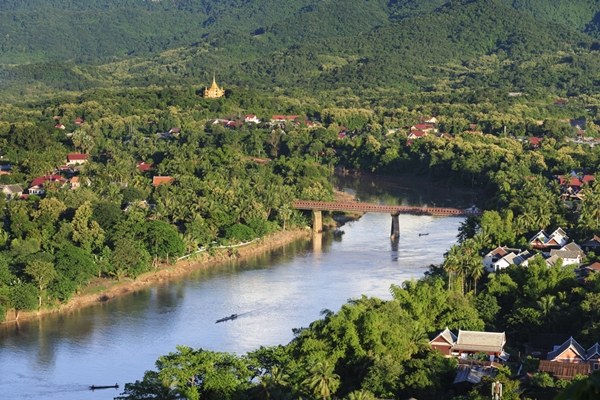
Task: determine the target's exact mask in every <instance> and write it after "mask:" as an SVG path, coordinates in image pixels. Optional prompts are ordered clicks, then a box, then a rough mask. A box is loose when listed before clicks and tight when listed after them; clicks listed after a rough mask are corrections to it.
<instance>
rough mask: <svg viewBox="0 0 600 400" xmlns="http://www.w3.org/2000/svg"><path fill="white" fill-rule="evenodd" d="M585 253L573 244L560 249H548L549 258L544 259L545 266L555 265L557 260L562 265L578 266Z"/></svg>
mask: <svg viewBox="0 0 600 400" xmlns="http://www.w3.org/2000/svg"><path fill="white" fill-rule="evenodd" d="M583 257H585V253H584V252H583V250H582V249H581V247H579V245H578V244H577V243H575V242H571V243H569V244H567V245H564V246H563V247H561V248H560V249H550V253H549V257H548V258H547V259H546V264H548V265H555V264H556V263H557V262H558V260H561V261H562V265H580V264H581V262H582V260H583Z"/></svg>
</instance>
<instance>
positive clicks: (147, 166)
mask: <svg viewBox="0 0 600 400" xmlns="http://www.w3.org/2000/svg"><path fill="white" fill-rule="evenodd" d="M152 167H153V164H152V163H147V162H144V161H140V162H138V163H137V164H136V168H137V169H138V171H140V172H141V173H145V172H148V171H150V170H151V169H152Z"/></svg>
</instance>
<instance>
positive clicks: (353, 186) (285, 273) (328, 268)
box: [0, 177, 474, 400]
mask: <svg viewBox="0 0 600 400" xmlns="http://www.w3.org/2000/svg"><path fill="white" fill-rule="evenodd" d="M338 179H339V182H338V184H339V185H340V186H342V187H344V188H346V189H347V190H349V191H355V192H356V194H357V196H358V197H359V198H360V200H361V201H372V202H381V203H386V204H406V205H425V204H427V205H431V206H433V205H437V206H455V207H468V206H470V205H471V204H472V203H473V202H474V196H473V195H472V194H470V193H464V192H461V191H456V190H454V189H453V188H452V187H451V186H446V185H443V184H440V183H435V184H433V183H431V182H427V181H423V180H417V179H414V180H413V179H409V178H403V179H398V178H395V179H392V178H388V179H385V180H383V179H381V178H365V177H362V178H360V179H358V178H355V179H353V178H338ZM462 221H463V219H462V218H457V217H449V218H439V217H430V216H412V215H401V216H400V241H399V243H398V244H397V246H394V245H393V244H392V243H390V240H389V233H390V225H391V218H390V216H389V215H387V214H366V215H364V216H363V217H362V218H360V219H359V220H358V221H353V222H350V223H348V224H346V225H345V226H344V227H343V228H342V229H343V230H344V232H345V234H344V235H342V236H341V238H334V237H333V236H332V235H331V234H324V235H322V237H319V238H316V239H314V240H313V241H300V242H296V243H293V244H290V245H288V246H286V247H284V248H282V249H279V250H277V251H273V252H271V253H269V254H265V255H263V256H260V257H257V258H255V259H252V260H249V261H244V262H237V263H231V264H227V265H223V266H221V267H215V268H212V269H210V270H208V271H197V272H195V273H194V274H192V275H190V276H187V277H184V278H181V279H179V280H175V281H171V282H169V283H166V284H163V285H160V286H157V287H153V288H150V289H147V290H144V291H142V292H139V293H135V294H131V295H128V296H125V297H121V298H118V299H115V300H113V301H110V302H107V303H105V304H99V305H94V306H90V307H88V308H84V309H82V310H78V311H74V312H72V313H70V314H65V315H59V316H49V317H46V318H43V319H41V320H38V321H30V322H21V323H20V324H19V325H14V324H5V325H1V326H0V398H2V399H45V400H54V399H56V400H87V399H89V400H96V399H107V400H108V399H112V398H113V397H114V396H116V395H118V394H119V393H120V390H115V389H105V390H96V391H91V390H89V389H88V387H89V385H91V384H95V385H111V384H115V383H119V385H120V387H121V389H122V388H123V386H124V383H126V382H132V381H134V380H136V379H141V378H142V376H143V373H144V371H145V370H148V369H153V368H154V362H155V361H156V359H157V358H158V357H159V356H160V355H163V354H167V353H169V352H172V351H175V347H176V346H177V345H186V346H191V347H195V348H198V347H201V348H205V349H209V350H215V351H229V352H236V353H239V354H243V353H245V352H247V351H250V350H253V349H256V348H258V347H259V346H261V345H264V346H268V345H276V344H284V343H287V342H289V341H290V340H291V339H292V338H293V334H292V329H293V328H299V327H303V326H307V325H308V324H309V323H310V322H311V321H313V320H315V319H318V318H319V317H320V312H321V311H322V310H323V309H330V310H333V311H336V310H338V309H339V308H340V306H342V305H343V304H344V303H345V302H346V301H347V300H348V299H351V298H356V297H360V296H361V295H363V294H364V295H367V296H376V297H380V298H385V299H389V298H390V297H391V296H390V293H389V287H390V285H391V284H401V283H402V282H403V281H405V280H407V279H413V278H418V277H420V276H422V275H423V273H424V272H425V271H426V268H427V266H428V265H430V264H432V263H439V262H440V261H442V259H443V253H444V252H445V251H447V250H448V248H449V247H450V246H451V245H452V244H453V243H455V241H456V234H457V230H458V227H459V225H460V223H461V222H462ZM419 233H421V234H422V233H427V235H421V236H419ZM233 313H237V314H240V316H239V317H238V318H237V319H235V320H233V321H227V322H223V323H219V324H215V320H217V319H219V318H222V317H224V316H227V315H230V314H233Z"/></svg>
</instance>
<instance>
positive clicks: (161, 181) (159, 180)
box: [152, 176, 175, 187]
mask: <svg viewBox="0 0 600 400" xmlns="http://www.w3.org/2000/svg"><path fill="white" fill-rule="evenodd" d="M174 180H175V178H173V177H172V176H155V177H153V178H152V186H154V187H156V186H159V185H168V184H170V183H171V182H173V181H174Z"/></svg>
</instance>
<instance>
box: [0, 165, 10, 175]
mask: <svg viewBox="0 0 600 400" xmlns="http://www.w3.org/2000/svg"><path fill="white" fill-rule="evenodd" d="M10 174H12V165H10V164H3V165H0V175H10Z"/></svg>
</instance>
